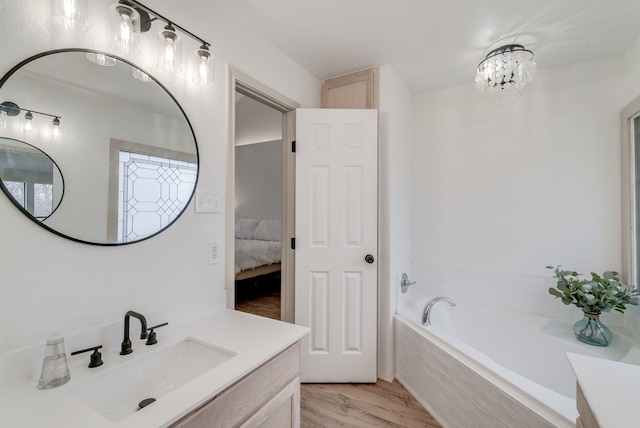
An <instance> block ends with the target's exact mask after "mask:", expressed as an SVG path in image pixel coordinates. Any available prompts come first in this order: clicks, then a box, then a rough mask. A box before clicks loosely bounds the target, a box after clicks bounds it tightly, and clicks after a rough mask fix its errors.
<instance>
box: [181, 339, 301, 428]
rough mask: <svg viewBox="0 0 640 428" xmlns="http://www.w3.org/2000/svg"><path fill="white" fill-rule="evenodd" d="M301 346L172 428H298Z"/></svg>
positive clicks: (280, 356)
mask: <svg viewBox="0 0 640 428" xmlns="http://www.w3.org/2000/svg"><path fill="white" fill-rule="evenodd" d="M299 370H300V343H299V342H298V343H296V344H294V345H292V346H290V347H289V348H287V349H285V350H284V351H282V352H281V353H280V354H278V355H276V356H275V357H273V358H272V359H270V360H269V361H267V362H266V363H264V364H263V365H262V366H260V367H258V368H257V369H255V370H253V371H252V372H251V373H249V374H248V375H246V376H245V377H243V378H242V379H240V380H239V381H238V382H236V383H235V384H233V385H231V386H230V387H229V388H227V389H225V390H224V391H222V392H221V393H220V394H218V395H216V396H215V397H213V398H212V399H211V400H210V401H208V402H206V403H204V404H203V405H202V406H200V407H199V408H198V409H195V410H193V411H192V412H191V413H189V414H188V415H186V416H184V417H183V418H182V419H180V420H179V421H177V422H176V423H174V424H172V425H170V427H172V428H205V427H206V428H229V427H239V428H258V427H259V428H297V427H299V426H300V378H299Z"/></svg>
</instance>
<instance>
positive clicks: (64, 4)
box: [49, 0, 89, 31]
mask: <svg viewBox="0 0 640 428" xmlns="http://www.w3.org/2000/svg"><path fill="white" fill-rule="evenodd" d="M49 19H50V20H51V25H53V27H54V28H56V29H60V30H64V31H87V30H88V29H89V24H88V18H87V0H51V16H50V17H49Z"/></svg>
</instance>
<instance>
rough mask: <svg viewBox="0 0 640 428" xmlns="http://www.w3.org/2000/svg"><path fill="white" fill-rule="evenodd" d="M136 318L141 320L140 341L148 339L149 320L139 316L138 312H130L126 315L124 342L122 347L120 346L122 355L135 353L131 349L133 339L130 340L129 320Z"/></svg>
mask: <svg viewBox="0 0 640 428" xmlns="http://www.w3.org/2000/svg"><path fill="white" fill-rule="evenodd" d="M130 317H134V318H138V319H139V320H140V326H141V329H142V330H141V331H140V339H146V338H147V319H146V318H145V317H144V315H142V314H139V313H138V312H134V311H129V312H127V313H126V314H125V315H124V340H123V341H122V345H121V346H120V355H128V354H130V353H132V352H133V349H131V339H129V318H130Z"/></svg>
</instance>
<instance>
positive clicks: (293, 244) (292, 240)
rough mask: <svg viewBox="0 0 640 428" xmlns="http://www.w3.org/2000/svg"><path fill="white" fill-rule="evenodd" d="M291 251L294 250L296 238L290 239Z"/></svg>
mask: <svg viewBox="0 0 640 428" xmlns="http://www.w3.org/2000/svg"><path fill="white" fill-rule="evenodd" d="M291 249H292V250H295V249H296V238H291Z"/></svg>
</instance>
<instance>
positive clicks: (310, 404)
mask: <svg viewBox="0 0 640 428" xmlns="http://www.w3.org/2000/svg"><path fill="white" fill-rule="evenodd" d="M300 402H301V404H300V407H301V410H300V427H301V428H319V427H322V428H325V427H349V428H369V427H398V428H418V427H420V428H440V424H438V422H437V421H436V420H435V419H433V417H431V415H430V414H429V413H427V411H426V410H424V408H423V407H422V406H421V405H420V404H419V403H418V402H417V401H416V400H415V399H414V398H413V397H412V396H411V394H409V393H408V392H407V390H406V389H404V388H403V387H402V385H400V384H399V383H398V382H397V381H394V382H393V383H388V382H384V381H381V380H379V381H378V382H377V383H375V384H303V385H302V387H301V394H300Z"/></svg>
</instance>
